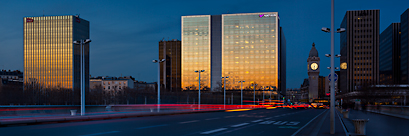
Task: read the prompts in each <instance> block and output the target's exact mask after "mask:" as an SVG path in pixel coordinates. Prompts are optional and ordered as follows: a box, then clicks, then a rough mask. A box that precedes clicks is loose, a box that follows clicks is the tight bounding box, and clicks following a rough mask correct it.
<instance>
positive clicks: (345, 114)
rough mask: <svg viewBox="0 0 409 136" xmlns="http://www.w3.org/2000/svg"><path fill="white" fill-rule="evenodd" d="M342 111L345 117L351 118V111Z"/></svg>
mask: <svg viewBox="0 0 409 136" xmlns="http://www.w3.org/2000/svg"><path fill="white" fill-rule="evenodd" d="M341 113H342V114H343V115H344V118H346V119H347V118H349V111H342V112H341Z"/></svg>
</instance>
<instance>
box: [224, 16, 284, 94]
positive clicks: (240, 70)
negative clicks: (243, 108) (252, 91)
mask: <svg viewBox="0 0 409 136" xmlns="http://www.w3.org/2000/svg"><path fill="white" fill-rule="evenodd" d="M260 14H276V15H278V14H277V12H272V13H246V14H225V15H223V16H222V47H223V49H222V50H223V51H222V56H223V57H222V75H223V76H229V77H230V78H229V79H228V80H230V81H231V82H229V85H230V86H231V87H232V88H234V89H240V83H238V82H237V81H240V80H245V81H246V82H244V83H243V86H244V87H250V86H251V84H252V83H257V84H258V87H257V89H259V88H260V87H262V86H276V87H278V46H277V45H278V25H277V22H278V19H277V17H263V18H260V17H259V16H258V15H260Z"/></svg>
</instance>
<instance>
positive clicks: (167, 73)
mask: <svg viewBox="0 0 409 136" xmlns="http://www.w3.org/2000/svg"><path fill="white" fill-rule="evenodd" d="M159 59H166V61H165V62H162V63H160V82H161V86H162V87H164V88H166V89H168V90H170V91H180V90H181V77H180V76H181V44H180V41H179V40H176V39H173V40H169V41H165V40H161V41H159Z"/></svg>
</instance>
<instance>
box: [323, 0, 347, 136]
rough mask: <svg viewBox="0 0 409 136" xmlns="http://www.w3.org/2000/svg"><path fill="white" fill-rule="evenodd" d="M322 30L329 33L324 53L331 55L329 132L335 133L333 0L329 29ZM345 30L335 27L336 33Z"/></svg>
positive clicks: (332, 0) (332, 1) (332, 2)
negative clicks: (329, 46) (327, 44)
mask: <svg viewBox="0 0 409 136" xmlns="http://www.w3.org/2000/svg"><path fill="white" fill-rule="evenodd" d="M321 30H322V31H324V32H330V33H331V54H326V55H325V56H327V57H331V78H330V80H331V81H330V82H331V92H330V95H331V96H330V98H331V102H330V104H331V105H330V107H331V108H330V114H331V115H330V133H331V134H335V81H334V73H335V72H334V69H335V66H334V56H335V55H334V44H335V41H334V39H335V33H334V32H335V31H334V0H331V29H329V28H325V27H323V28H322V29H321ZM341 32H345V28H339V29H337V33H341ZM335 57H341V55H336V56H335Z"/></svg>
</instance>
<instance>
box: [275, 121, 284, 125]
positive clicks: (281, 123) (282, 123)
mask: <svg viewBox="0 0 409 136" xmlns="http://www.w3.org/2000/svg"><path fill="white" fill-rule="evenodd" d="M285 123H287V121H284V122H280V123H277V122H276V123H274V125H284V124H285Z"/></svg>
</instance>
